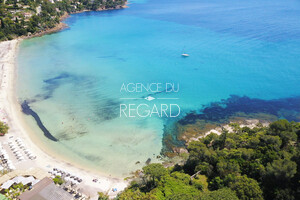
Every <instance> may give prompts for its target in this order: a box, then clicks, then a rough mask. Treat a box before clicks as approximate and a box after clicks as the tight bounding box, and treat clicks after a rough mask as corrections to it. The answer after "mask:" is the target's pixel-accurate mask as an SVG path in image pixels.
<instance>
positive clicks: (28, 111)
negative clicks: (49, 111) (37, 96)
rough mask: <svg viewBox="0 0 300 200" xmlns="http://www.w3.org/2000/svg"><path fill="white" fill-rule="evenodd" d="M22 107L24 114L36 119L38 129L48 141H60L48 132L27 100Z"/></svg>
mask: <svg viewBox="0 0 300 200" xmlns="http://www.w3.org/2000/svg"><path fill="white" fill-rule="evenodd" d="M21 107H22V112H23V113H24V114H26V115H31V116H32V117H33V118H34V119H35V121H36V123H37V125H38V127H39V128H40V129H41V130H42V131H43V133H44V135H45V136H46V137H47V138H48V139H50V140H52V141H54V142H57V141H58V139H56V138H55V137H54V136H53V135H52V134H51V133H50V132H49V131H48V129H47V128H46V127H45V126H44V124H43V122H42V121H41V119H40V117H39V116H38V114H37V113H36V112H34V111H33V110H32V109H31V108H30V106H29V105H28V102H27V101H26V100H25V101H24V102H23V103H22V104H21Z"/></svg>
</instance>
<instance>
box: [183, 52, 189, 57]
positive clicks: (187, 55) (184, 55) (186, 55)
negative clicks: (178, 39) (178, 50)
mask: <svg viewBox="0 0 300 200" xmlns="http://www.w3.org/2000/svg"><path fill="white" fill-rule="evenodd" d="M181 56H183V57H189V56H190V55H189V54H187V53H183V54H181Z"/></svg>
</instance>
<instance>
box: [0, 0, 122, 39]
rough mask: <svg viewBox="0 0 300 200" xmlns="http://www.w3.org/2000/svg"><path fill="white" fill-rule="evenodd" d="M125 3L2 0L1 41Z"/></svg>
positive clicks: (67, 0)
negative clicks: (64, 18) (75, 15)
mask: <svg viewBox="0 0 300 200" xmlns="http://www.w3.org/2000/svg"><path fill="white" fill-rule="evenodd" d="M125 2H126V0H93V1H91V0H74V1H73V0H0V41H3V40H11V39H14V38H16V37H19V36H30V35H32V34H35V33H39V32H42V31H45V30H48V29H50V28H54V27H55V26H56V25H57V24H58V23H59V22H60V17H61V16H63V15H64V14H65V13H68V14H71V13H75V12H80V11H83V10H98V9H114V8H117V7H118V6H123V5H124V4H125Z"/></svg>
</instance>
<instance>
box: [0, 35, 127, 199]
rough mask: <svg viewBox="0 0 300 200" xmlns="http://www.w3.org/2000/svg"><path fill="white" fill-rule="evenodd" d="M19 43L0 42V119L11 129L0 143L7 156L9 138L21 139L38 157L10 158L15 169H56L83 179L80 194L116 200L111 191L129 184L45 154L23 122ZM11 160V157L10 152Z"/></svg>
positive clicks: (121, 188) (119, 189)
mask: <svg viewBox="0 0 300 200" xmlns="http://www.w3.org/2000/svg"><path fill="white" fill-rule="evenodd" d="M19 42H20V41H19V40H12V41H5V42H1V43H0V120H1V121H4V122H6V123H7V124H8V125H9V127H10V129H9V133H8V134H7V135H5V136H3V137H0V142H1V143H2V144H3V146H4V148H6V150H7V152H8V153H9V151H10V149H9V147H8V146H7V145H6V143H7V141H8V140H9V137H11V136H13V137H14V139H16V138H20V139H22V141H23V142H24V144H25V146H26V147H27V148H29V149H30V151H31V152H33V154H34V155H36V156H37V158H36V160H34V161H32V160H29V159H27V160H26V161H22V162H17V161H16V160H13V159H12V161H13V162H14V164H15V166H16V168H17V169H26V168H40V169H42V170H45V171H51V170H52V168H54V167H55V168H58V169H61V170H64V171H68V172H69V173H71V174H74V175H76V176H78V177H80V178H81V179H82V180H83V182H82V183H81V184H80V187H81V188H83V191H84V192H83V193H84V194H86V195H88V196H90V197H91V199H97V192H98V191H101V192H104V193H106V192H108V194H109V196H110V197H115V196H116V195H117V192H112V188H117V190H118V192H119V191H122V190H123V189H124V188H125V187H126V186H127V185H128V182H126V181H124V180H121V179H117V178H111V177H108V176H107V177H106V176H103V175H100V174H96V173H94V172H90V171H88V170H84V169H81V168H79V167H75V166H74V165H72V164H70V163H67V162H65V161H63V160H61V158H57V157H55V156H54V154H53V155H50V154H49V153H48V152H47V153H46V152H44V151H43V150H42V149H41V148H39V147H38V146H37V145H36V144H37V143H38V141H36V140H35V138H34V137H33V135H34V133H33V134H32V130H31V129H30V128H29V127H28V126H27V125H26V124H25V123H24V120H23V116H22V115H23V114H22V113H21V106H20V105H19V104H18V102H17V98H16V97H15V81H14V80H15V77H16V75H17V74H16V64H15V60H16V54H17V51H18V44H19ZM9 154H10V153H9ZM10 157H13V154H12V153H11V156H10ZM95 178H96V179H98V182H97V183H94V182H93V181H92V180H93V179H95Z"/></svg>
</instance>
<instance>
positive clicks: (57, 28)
mask: <svg viewBox="0 0 300 200" xmlns="http://www.w3.org/2000/svg"><path fill="white" fill-rule="evenodd" d="M128 4H129V3H128V2H126V3H125V5H124V6H118V7H116V8H98V9H97V10H81V11H76V12H72V13H67V12H65V14H63V15H62V16H60V18H59V23H58V24H56V25H55V26H54V27H53V28H50V29H46V30H43V31H40V32H37V33H34V34H32V35H27V36H25V35H24V36H20V37H17V38H15V39H14V40H18V39H29V38H34V37H41V36H44V35H48V34H52V33H56V32H59V31H62V30H64V29H66V28H69V26H68V25H67V24H65V23H63V22H62V21H63V20H65V19H67V18H69V17H70V15H72V14H79V13H84V12H100V11H108V10H121V9H125V8H129V6H128Z"/></svg>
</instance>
